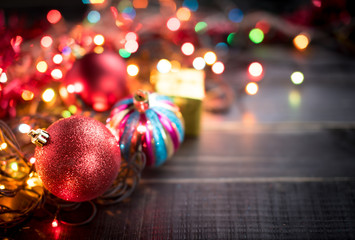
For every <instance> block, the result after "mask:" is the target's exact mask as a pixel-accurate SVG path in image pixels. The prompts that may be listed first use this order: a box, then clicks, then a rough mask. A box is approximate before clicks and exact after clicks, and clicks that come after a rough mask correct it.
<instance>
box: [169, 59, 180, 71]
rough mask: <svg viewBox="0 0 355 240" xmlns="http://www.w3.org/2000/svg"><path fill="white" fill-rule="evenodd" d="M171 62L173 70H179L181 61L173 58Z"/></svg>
mask: <svg viewBox="0 0 355 240" xmlns="http://www.w3.org/2000/svg"><path fill="white" fill-rule="evenodd" d="M170 63H171V71H172V72H179V71H180V69H181V63H180V62H179V61H176V60H173V61H171V62H170Z"/></svg>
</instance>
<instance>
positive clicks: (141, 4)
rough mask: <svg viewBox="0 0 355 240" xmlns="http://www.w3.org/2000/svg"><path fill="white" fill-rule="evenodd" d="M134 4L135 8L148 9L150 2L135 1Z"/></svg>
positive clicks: (144, 0) (146, 0)
mask: <svg viewBox="0 0 355 240" xmlns="http://www.w3.org/2000/svg"><path fill="white" fill-rule="evenodd" d="M132 4H133V7H134V8H147V7H148V0H133V3H132Z"/></svg>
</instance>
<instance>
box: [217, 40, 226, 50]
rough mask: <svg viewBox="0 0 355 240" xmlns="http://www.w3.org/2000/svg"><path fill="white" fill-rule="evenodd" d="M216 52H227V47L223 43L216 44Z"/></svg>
mask: <svg viewBox="0 0 355 240" xmlns="http://www.w3.org/2000/svg"><path fill="white" fill-rule="evenodd" d="M216 50H217V51H228V45H227V43H225V42H219V43H217V44H216Z"/></svg>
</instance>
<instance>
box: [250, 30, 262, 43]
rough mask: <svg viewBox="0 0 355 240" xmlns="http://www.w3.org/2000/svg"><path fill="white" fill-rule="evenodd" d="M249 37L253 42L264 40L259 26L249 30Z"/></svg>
mask: <svg viewBox="0 0 355 240" xmlns="http://www.w3.org/2000/svg"><path fill="white" fill-rule="evenodd" d="M249 39H250V41H252V42H253V43H255V44H259V43H261V42H262V41H263V40H264V33H263V31H261V30H260V29H259V28H253V29H252V30H251V31H250V32H249Z"/></svg>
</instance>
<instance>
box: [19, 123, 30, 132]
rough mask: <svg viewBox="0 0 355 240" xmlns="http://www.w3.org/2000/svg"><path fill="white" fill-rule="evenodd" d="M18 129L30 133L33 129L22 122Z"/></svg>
mask: <svg viewBox="0 0 355 240" xmlns="http://www.w3.org/2000/svg"><path fill="white" fill-rule="evenodd" d="M18 130H19V131H20V133H28V132H29V131H31V127H30V125H28V124H26V123H21V124H20V125H19V126H18Z"/></svg>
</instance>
